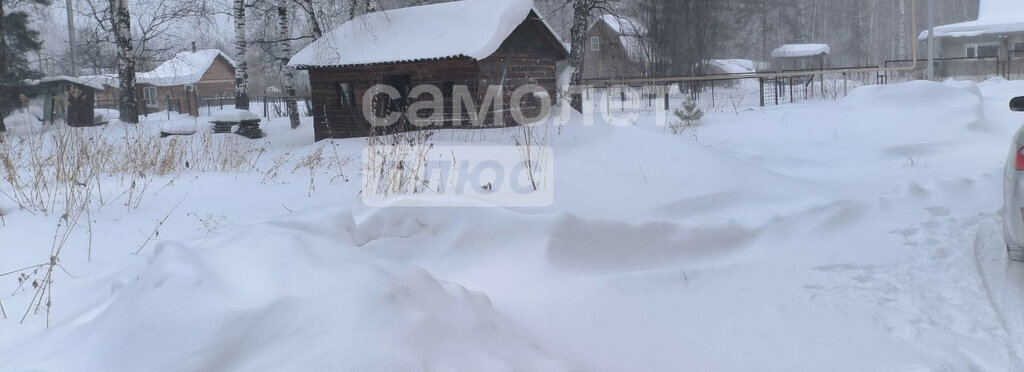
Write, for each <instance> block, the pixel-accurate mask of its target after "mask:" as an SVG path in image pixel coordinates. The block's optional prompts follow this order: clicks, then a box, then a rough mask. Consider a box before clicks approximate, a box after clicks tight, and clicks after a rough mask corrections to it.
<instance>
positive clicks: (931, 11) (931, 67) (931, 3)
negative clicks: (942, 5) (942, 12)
mask: <svg viewBox="0 0 1024 372" xmlns="http://www.w3.org/2000/svg"><path fill="white" fill-rule="evenodd" d="M928 80H935V0H928Z"/></svg>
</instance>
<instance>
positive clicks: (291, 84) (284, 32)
mask: <svg viewBox="0 0 1024 372" xmlns="http://www.w3.org/2000/svg"><path fill="white" fill-rule="evenodd" d="M287 5H288V3H287V0H277V19H278V23H277V25H278V27H279V28H280V31H281V58H278V59H277V61H278V62H277V63H278V64H279V65H280V66H279V67H280V68H281V70H282V71H283V72H284V92H285V94H287V95H288V96H287V98H286V100H287V106H288V120H289V121H290V122H291V124H292V129H295V128H298V127H299V105H298V103H297V102H296V100H295V73H294V72H293V71H294V69H293V68H291V67H288V57H289V56H291V55H292V45H291V44H292V43H291V42H290V41H288V38H289V37H290V36H291V35H289V32H288V7H287Z"/></svg>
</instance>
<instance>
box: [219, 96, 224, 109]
mask: <svg viewBox="0 0 1024 372" xmlns="http://www.w3.org/2000/svg"><path fill="white" fill-rule="evenodd" d="M217 101H219V102H220V109H221V110H223V109H224V96H218V97H217Z"/></svg>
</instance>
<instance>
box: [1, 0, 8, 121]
mask: <svg viewBox="0 0 1024 372" xmlns="http://www.w3.org/2000/svg"><path fill="white" fill-rule="evenodd" d="M8 63H9V62H8V60H7V37H6V35H5V32H4V0H0V84H2V83H4V82H5V80H7V74H8V71H7V64H8ZM0 119H3V118H0ZM0 125H2V123H0Z"/></svg>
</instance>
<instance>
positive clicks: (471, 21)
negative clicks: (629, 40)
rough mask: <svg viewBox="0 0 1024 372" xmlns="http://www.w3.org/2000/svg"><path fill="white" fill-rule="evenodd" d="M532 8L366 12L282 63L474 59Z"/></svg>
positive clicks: (509, 1) (465, 1) (509, 0)
mask: <svg viewBox="0 0 1024 372" xmlns="http://www.w3.org/2000/svg"><path fill="white" fill-rule="evenodd" d="M533 9H534V8H533V1H532V0H462V1H454V2H448V3H441V4H432V5H422V6H415V7H408V8H401V9H395V10H388V11H383V12H377V13H370V14H366V15H362V16H359V17H356V18H355V19H353V20H350V21H348V22H345V23H344V24H342V25H341V26H339V27H338V28H336V29H334V31H331V32H329V33H327V34H325V35H324V36H323V37H322V38H320V39H319V40H317V41H315V42H313V43H312V44H310V45H308V46H306V47H305V48H304V49H302V50H301V51H300V52H299V53H297V54H296V55H295V56H294V57H292V59H291V61H290V62H289V63H288V65H289V66H294V67H317V66H347V65H361V64H374V63H389V62H406V61H419V60H431V59H441V58H451V57H470V58H474V59H477V60H480V59H484V58H487V57H488V56H490V55H491V54H493V53H494V52H495V51H497V50H498V47H500V46H501V44H502V43H503V42H504V41H505V39H506V38H508V36H509V35H511V34H512V31H513V30H515V29H516V27H518V26H519V25H520V24H521V23H523V21H524V20H525V19H526V17H527V15H528V14H529V13H530V12H531V11H532V10H533ZM548 28H549V29H550V26H549V27H548ZM551 33H552V35H556V36H555V37H557V35H558V33H556V32H554V31H552V32H551ZM558 44H559V45H561V42H560V41H559V42H558Z"/></svg>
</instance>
